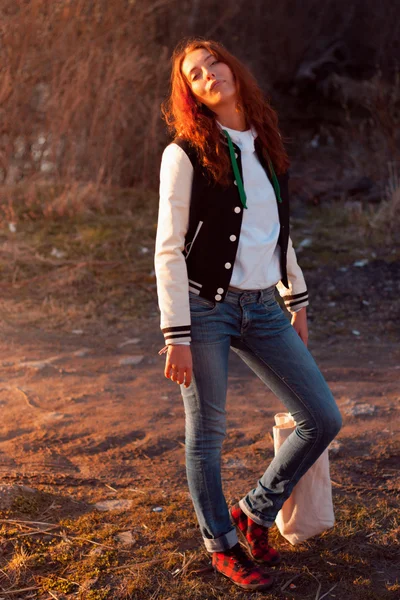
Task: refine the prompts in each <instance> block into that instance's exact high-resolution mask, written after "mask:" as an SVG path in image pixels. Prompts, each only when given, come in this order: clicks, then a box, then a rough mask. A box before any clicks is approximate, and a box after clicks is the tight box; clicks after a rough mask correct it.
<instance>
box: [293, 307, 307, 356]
mask: <svg viewBox="0 0 400 600" xmlns="http://www.w3.org/2000/svg"><path fill="white" fill-rule="evenodd" d="M291 323H292V325H293V327H294V328H295V330H296V331H297V333H298V334H299V336H300V338H301V339H302V340H303V342H304V344H305V345H306V346H307V342H308V326H307V311H306V307H304V308H301V309H300V310H298V311H297V312H295V313H293V315H292V321H291Z"/></svg>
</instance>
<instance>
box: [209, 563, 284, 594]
mask: <svg viewBox="0 0 400 600" xmlns="http://www.w3.org/2000/svg"><path fill="white" fill-rule="evenodd" d="M214 571H215V572H216V573H218V574H219V575H223V576H224V577H225V578H226V579H228V580H229V581H231V582H232V583H234V584H235V585H237V586H238V587H240V588H242V590H245V591H247V592H254V590H269V589H270V588H271V587H272V586H273V585H274V580H273V578H272V577H271V581H270V582H269V583H264V584H261V585H260V584H254V585H251V584H249V585H245V584H243V583H238V582H237V581H235V580H234V579H231V577H229V576H228V575H225V573H222V571H218V569H217V567H214Z"/></svg>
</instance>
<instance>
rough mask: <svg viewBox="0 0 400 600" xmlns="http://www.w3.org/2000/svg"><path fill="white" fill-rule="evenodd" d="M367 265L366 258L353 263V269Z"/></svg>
mask: <svg viewBox="0 0 400 600" xmlns="http://www.w3.org/2000/svg"><path fill="white" fill-rule="evenodd" d="M368 263H369V260H368V258H362V259H361V260H356V261H355V262H353V267H365V265H367V264H368Z"/></svg>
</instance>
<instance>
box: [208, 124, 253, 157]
mask: <svg viewBox="0 0 400 600" xmlns="http://www.w3.org/2000/svg"><path fill="white" fill-rule="evenodd" d="M217 125H218V127H219V128H220V129H221V130H222V129H226V130H227V131H228V133H229V135H230V136H231V140H232V142H233V143H234V144H236V145H237V146H238V147H239V148H240V150H241V152H250V153H251V152H254V150H255V148H254V140H255V138H256V137H257V131H256V130H255V128H254V127H253V126H251V128H250V129H247V130H246V131H236V130H235V129H231V128H230V127H224V126H223V125H221V123H219V121H217Z"/></svg>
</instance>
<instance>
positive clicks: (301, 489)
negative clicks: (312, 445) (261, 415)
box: [273, 413, 335, 545]
mask: <svg viewBox="0 0 400 600" xmlns="http://www.w3.org/2000/svg"><path fill="white" fill-rule="evenodd" d="M295 426H296V423H295V422H294V420H293V418H292V416H291V415H290V413H278V414H277V415H275V426H274V427H273V432H274V451H275V454H276V453H277V452H278V449H279V448H280V446H281V445H282V444H283V442H284V441H285V440H286V438H288V437H289V435H290V434H291V433H292V431H294V428H295ZM275 522H276V525H277V527H278V529H279V531H280V533H281V535H283V537H284V538H286V539H287V540H288V542H290V543H291V544H293V545H295V544H299V543H300V542H303V541H304V540H307V539H308V538H310V537H312V536H313V535H318V534H319V533H322V532H323V531H325V530H326V529H329V528H330V527H333V525H334V523H335V516H334V513H333V503H332V485H331V478H330V474H329V457H328V449H326V450H325V451H324V452H323V453H322V454H321V456H320V457H319V458H318V459H317V461H316V462H315V463H314V464H313V465H312V467H310V469H309V470H308V471H307V473H305V475H303V477H302V478H301V479H300V481H299V482H298V483H297V484H296V485H295V487H294V488H293V491H292V493H291V495H290V496H289V498H288V499H287V500H286V502H285V503H284V505H283V506H282V509H281V510H280V511H279V513H278V515H277V517H276V521H275Z"/></svg>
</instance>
